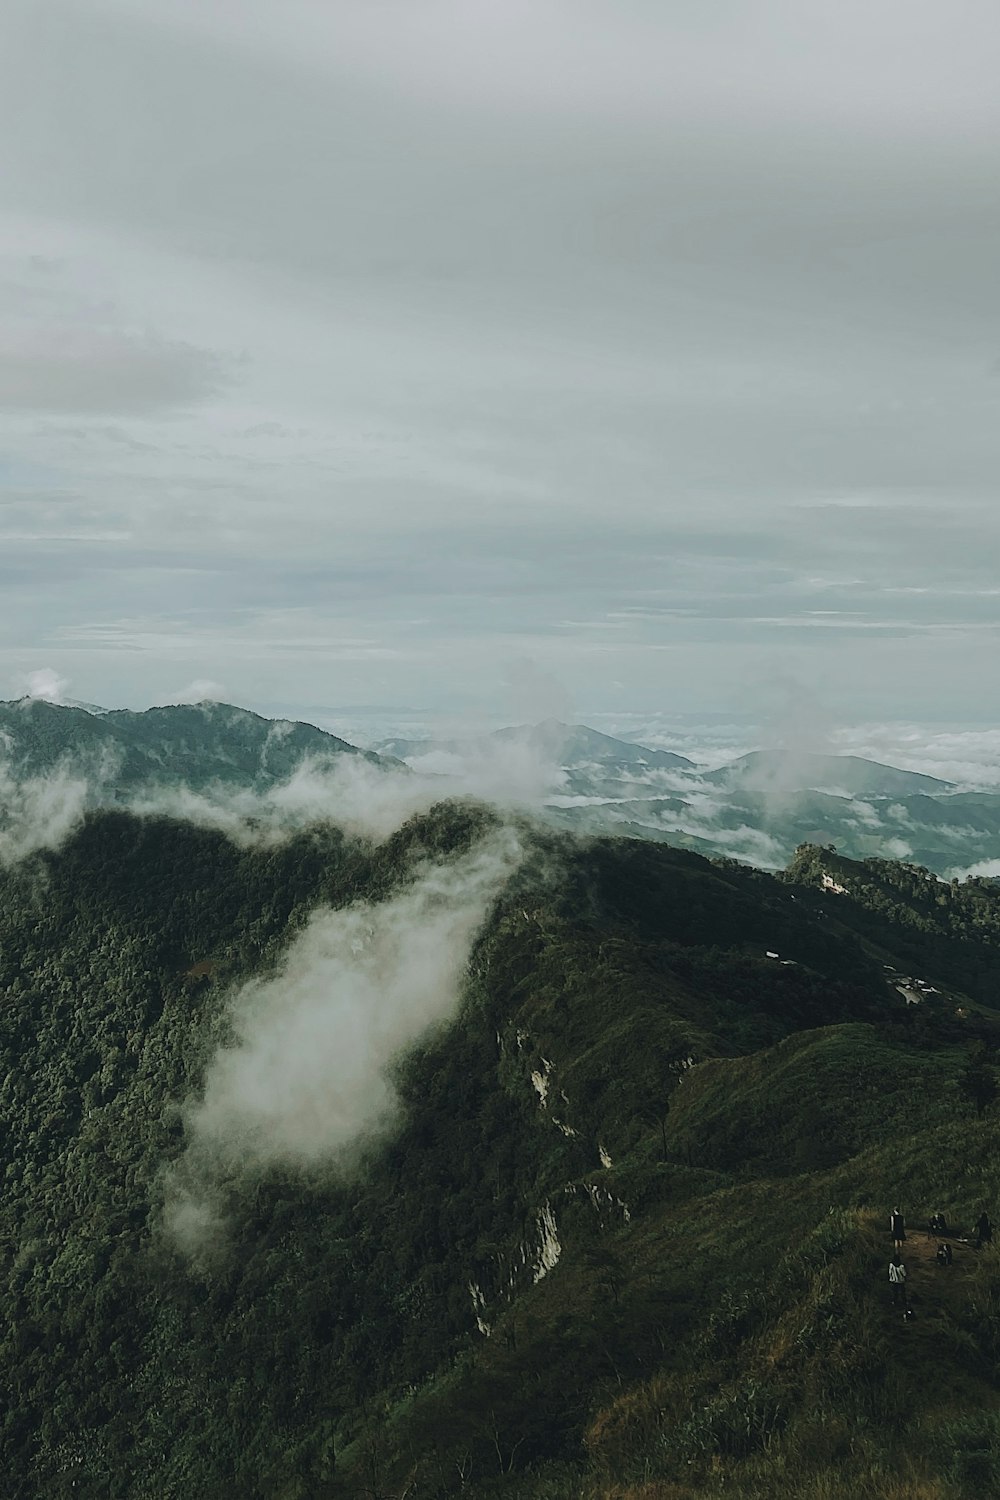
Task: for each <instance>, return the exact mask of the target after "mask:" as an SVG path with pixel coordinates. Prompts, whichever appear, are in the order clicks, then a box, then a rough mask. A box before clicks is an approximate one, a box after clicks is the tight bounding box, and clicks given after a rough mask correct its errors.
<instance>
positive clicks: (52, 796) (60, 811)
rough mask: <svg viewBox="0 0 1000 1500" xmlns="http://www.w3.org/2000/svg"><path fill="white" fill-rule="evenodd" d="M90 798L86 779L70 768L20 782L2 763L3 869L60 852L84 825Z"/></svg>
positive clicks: (0, 835) (0, 856)
mask: <svg viewBox="0 0 1000 1500" xmlns="http://www.w3.org/2000/svg"><path fill="white" fill-rule="evenodd" d="M88 797H89V787H88V783H87V781H86V779H85V778H83V777H82V776H79V775H75V774H74V773H73V772H71V771H70V770H69V769H68V768H62V769H59V770H56V771H54V772H52V773H51V774H49V775H48V776H28V777H24V778H18V777H16V776H15V775H14V773H13V771H12V770H11V768H10V766H9V765H7V764H3V763H0V867H7V866H9V865H14V864H17V863H18V861H19V860H22V859H27V858H28V857H29V856H30V855H32V854H37V853H39V852H40V851H41V850H43V849H57V848H58V847H59V845H60V844H62V843H63V842H64V841H65V840H66V839H68V838H69V837H70V836H71V834H73V833H75V832H76V830H77V828H79V826H80V824H81V823H82V822H83V818H84V814H85V812H86V810H87V802H88Z"/></svg>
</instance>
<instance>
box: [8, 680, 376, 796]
mask: <svg viewBox="0 0 1000 1500" xmlns="http://www.w3.org/2000/svg"><path fill="white" fill-rule="evenodd" d="M0 745H2V747H3V749H4V752H5V759H6V761H7V764H8V766H9V767H10V769H11V770H12V771H13V772H14V774H15V775H22V776H29V775H30V776H38V775H44V774H45V773H46V772H49V771H51V770H53V769H55V768H56V767H61V768H64V769H66V770H68V771H71V772H75V773H79V774H82V775H85V776H87V777H89V778H90V779H92V780H93V781H95V783H96V782H97V781H104V782H107V783H108V784H111V785H114V786H115V787H117V788H120V789H123V790H127V789H129V788H132V787H135V786H138V785H143V784H150V783H153V782H159V783H162V784H171V783H175V784H183V785H185V786H188V787H191V788H193V789H196V790H197V789H200V788H202V787H204V786H206V785H208V784H209V783H212V782H221V783H224V784H226V783H228V784H232V785H239V786H249V787H256V788H258V789H260V788H263V787H265V786H271V785H274V784H275V783H277V782H280V781H283V780H287V778H288V777H289V776H291V775H293V774H294V772H295V771H296V770H297V769H298V768H299V766H300V765H301V764H302V762H303V761H304V760H306V759H313V760H319V761H329V760H330V759H331V758H332V757H337V756H340V755H365V756H366V758H367V759H369V760H372V761H375V760H377V757H375V756H373V755H371V754H370V752H365V751H361V750H358V749H357V748H356V747H355V746H354V745H349V744H348V743H347V742H346V741H345V740H341V739H338V738H337V737H336V736H335V735H332V734H327V733H326V732H325V731H324V730H322V729H317V728H315V726H314V725H312V724H302V723H295V722H293V721H291V720H287V719H265V718H262V717H261V716H260V715H259V714H255V713H251V712H250V711H249V710H248V709H245V708H237V707H235V706H234V705H232V704H228V703H208V702H205V703H196V704H174V705H171V706H167V707H162V708H149V709H146V710H144V711H143V712H141V713H136V712H132V711H131V710H129V709H112V710H107V709H101V710H95V708H94V707H92V706H91V707H88V708H84V707H71V706H64V705H61V704H53V703H48V702H46V701H44V700H42V699H38V698H21V699H18V700H16V701H14V702H8V703H0Z"/></svg>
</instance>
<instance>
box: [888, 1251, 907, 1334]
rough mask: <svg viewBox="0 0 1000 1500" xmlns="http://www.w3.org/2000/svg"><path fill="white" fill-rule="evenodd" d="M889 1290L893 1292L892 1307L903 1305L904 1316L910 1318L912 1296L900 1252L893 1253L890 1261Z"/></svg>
mask: <svg viewBox="0 0 1000 1500" xmlns="http://www.w3.org/2000/svg"><path fill="white" fill-rule="evenodd" d="M889 1290H890V1291H891V1292H892V1305H893V1307H898V1306H899V1304H900V1303H902V1304H903V1316H904V1317H907V1318H908V1317H909V1316H910V1294H909V1291H908V1290H907V1286H906V1267H905V1266H904V1264H903V1257H902V1256H901V1255H900V1253H899V1251H898V1250H895V1251H893V1254H892V1259H891V1260H890V1261H889Z"/></svg>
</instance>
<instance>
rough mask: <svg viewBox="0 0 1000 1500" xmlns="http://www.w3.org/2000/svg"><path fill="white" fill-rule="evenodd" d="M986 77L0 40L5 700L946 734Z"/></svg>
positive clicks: (22, 26)
mask: <svg viewBox="0 0 1000 1500" xmlns="http://www.w3.org/2000/svg"><path fill="white" fill-rule="evenodd" d="M998 45H1000V18H998V15H997V12H996V9H995V7H993V6H990V5H987V4H986V3H985V0H961V3H957V4H955V3H953V4H950V5H947V6H946V5H944V4H943V3H928V0H916V3H910V4H904V3H902V0H883V3H875V4H873V5H867V6H862V5H861V4H860V3H859V0H846V3H844V4H842V5H840V6H838V7H836V8H831V7H829V6H827V5H822V4H820V3H818V0H798V3H796V4H794V5H793V4H791V3H788V0H749V3H747V4H745V5H742V6H739V7H736V6H732V5H728V4H722V5H717V6H707V5H705V4H698V5H695V4H692V3H687V0H670V3H667V4H665V5H660V6H652V5H649V4H648V3H646V0H623V3H620V4H618V5H615V6H614V7H612V6H610V5H607V4H598V3H596V0H574V3H573V4H570V3H569V0H537V3H535V4H532V5H530V6H529V5H527V4H524V3H522V0H505V3H503V4H500V3H497V0H417V3H404V0H379V3H376V4H372V3H362V0H337V3H335V4H332V5H323V4H318V3H315V0H285V3H284V4H281V5H279V4H277V0H240V3H239V4H237V3H235V0H218V3H216V4H213V5H210V6H205V5H200V4H196V3H194V0H170V3H169V4H168V3H166V0H128V3H126V0H50V3H49V4H47V5H46V6H45V7H39V6H38V5H37V4H33V3H29V0H8V4H7V5H6V6H5V7H4V14H3V17H2V19H0V119H2V132H0V180H2V183H3V192H2V195H0V578H2V583H3V587H2V590H0V626H2V630H0V640H2V659H0V686H2V687H3V692H2V694H0V695H2V696H14V695H15V694H16V693H18V692H20V691H23V690H24V688H25V686H27V685H29V683H30V682H31V681H32V680H36V681H37V679H32V675H31V674H33V673H37V672H39V671H40V670H44V671H46V672H50V673H51V674H52V680H53V681H58V680H61V679H66V680H68V681H70V682H71V683H72V685H73V691H74V694H75V695H76V696H79V697H82V698H85V699H88V700H93V701H96V702H100V703H107V704H111V705H121V704H128V705H132V706H137V707H139V706H145V705H146V704H148V703H151V702H156V701H159V702H164V701H171V700H176V699H177V698H178V697H180V696H182V695H185V694H188V695H190V692H191V690H192V689H197V688H198V686H199V684H201V685H202V686H204V687H206V689H208V690H210V691H211V692H212V693H216V692H217V693H219V694H220V695H224V696H225V697H227V698H228V699H230V700H231V701H235V702H239V703H245V704H247V705H248V706H251V707H255V706H263V707H266V706H267V705H275V704H278V703H282V704H301V705H303V706H305V705H309V704H316V703H319V704H347V703H350V704H359V705H365V704H370V705H375V704H414V705H418V706H420V707H421V708H424V709H428V710H431V711H437V712H442V713H444V712H453V711H458V710H462V709H468V708H470V707H471V708H477V707H479V708H481V707H482V706H483V705H485V704H488V703H490V702H491V701H495V699H496V698H497V695H498V694H500V693H502V692H503V691H507V692H508V694H509V696H508V702H509V703H510V704H511V707H512V712H514V713H516V712H517V710H518V707H519V705H520V703H521V702H522V700H523V698H524V692H525V691H527V692H528V693H529V697H530V693H531V691H533V690H534V688H533V687H532V685H534V687H537V686H538V685H539V684H543V683H555V684H558V694H559V696H560V698H561V699H562V701H561V702H559V703H557V704H555V705H554V706H555V708H556V711H557V712H558V713H559V714H560V716H563V717H572V716H574V714H575V713H577V712H579V711H580V709H583V708H588V709H589V708H591V707H592V706H594V705H601V706H602V707H603V708H604V709H606V711H607V712H608V713H617V712H624V711H626V710H631V709H636V708H642V707H654V706H655V707H661V708H663V709H664V710H667V709H670V710H674V711H676V712H678V713H683V712H687V713H700V712H706V713H707V712H710V711H714V710H721V711H729V710H741V711H748V710H750V711H752V709H753V707H754V706H755V704H756V703H757V702H758V700H759V699H760V697H761V696H762V695H765V696H766V694H767V693H769V692H771V691H772V690H773V686H774V684H775V683H779V684H780V683H791V684H800V685H802V689H803V694H804V695H812V696H811V697H810V698H809V701H812V698H813V697H814V698H815V699H816V701H819V702H821V703H823V704H825V705H828V708H829V711H830V712H832V713H833V714H834V715H835V716H836V717H837V718H838V719H839V720H841V721H843V722H847V721H856V720H859V719H863V718H866V717H867V718H877V719H891V718H894V717H899V716H913V717H917V718H919V717H924V718H933V719H936V720H938V721H940V720H945V719H948V718H952V719H954V720H956V721H973V720H975V721H982V719H983V718H984V717H985V716H986V715H987V714H989V713H990V712H991V711H992V705H993V704H994V703H995V701H996V690H997V687H998V685H1000V684H998V674H997V660H998V652H997V632H998V609H997V606H998V602H1000V584H998V580H997V574H996V559H997V557H998V556H1000V514H998V510H997V504H996V499H997V495H996V489H997V478H998V473H1000V421H998V415H1000V412H998V403H1000V319H998V311H1000V308H998V300H1000V293H998V284H997V278H996V274H995V266H996V263H997V259H998V249H1000V245H998V239H1000V236H998V229H1000V201H998V198H997V194H996V191H995V175H996V170H995V169H996V153H997V148H998V145H1000V92H998V90H997V88H996V82H995V59H996V56H997V48H998ZM505 685H506V686H505ZM519 694H520V695H521V698H520V699H519V697H518V695H519ZM523 711H524V713H525V715H526V716H528V715H530V714H531V709H530V707H528V706H526V707H525V708H524V710H523ZM535 716H537V717H542V716H543V715H542V714H541V713H538V714H537V715H535Z"/></svg>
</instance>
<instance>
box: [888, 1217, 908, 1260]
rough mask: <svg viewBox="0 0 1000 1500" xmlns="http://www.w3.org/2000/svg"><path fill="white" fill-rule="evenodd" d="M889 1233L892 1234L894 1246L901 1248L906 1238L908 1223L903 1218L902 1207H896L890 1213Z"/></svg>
mask: <svg viewBox="0 0 1000 1500" xmlns="http://www.w3.org/2000/svg"><path fill="white" fill-rule="evenodd" d="M889 1233H890V1234H891V1235H892V1243H893V1246H894V1248H895V1249H897V1250H899V1249H900V1248H901V1247H902V1244H903V1241H904V1240H905V1239H906V1224H905V1222H904V1220H903V1211H902V1209H901V1208H894V1209H893V1211H892V1213H891V1214H890V1215H889Z"/></svg>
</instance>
